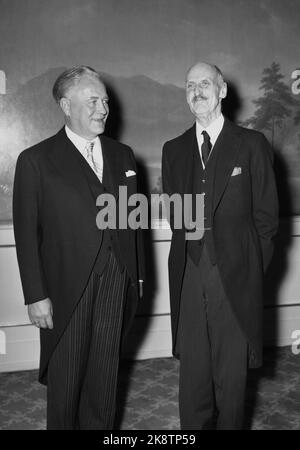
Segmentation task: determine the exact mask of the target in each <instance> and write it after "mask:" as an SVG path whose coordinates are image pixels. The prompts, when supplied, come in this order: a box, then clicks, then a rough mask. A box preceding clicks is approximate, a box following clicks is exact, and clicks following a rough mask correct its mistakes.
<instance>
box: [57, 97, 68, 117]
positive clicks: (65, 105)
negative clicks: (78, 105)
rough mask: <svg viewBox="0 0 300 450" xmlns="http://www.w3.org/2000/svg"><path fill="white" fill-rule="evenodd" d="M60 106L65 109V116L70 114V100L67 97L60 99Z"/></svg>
mask: <svg viewBox="0 0 300 450" xmlns="http://www.w3.org/2000/svg"><path fill="white" fill-rule="evenodd" d="M59 106H60V107H61V109H62V110H63V113H64V115H65V116H70V100H69V99H68V98H66V97H62V98H61V99H60V101H59Z"/></svg>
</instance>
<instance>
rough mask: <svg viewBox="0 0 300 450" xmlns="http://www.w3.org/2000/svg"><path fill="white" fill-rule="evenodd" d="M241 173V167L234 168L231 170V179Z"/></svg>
mask: <svg viewBox="0 0 300 450" xmlns="http://www.w3.org/2000/svg"><path fill="white" fill-rule="evenodd" d="M241 173H242V168H241V167H235V168H234V169H233V171H232V174H231V176H232V177H235V176H237V175H241Z"/></svg>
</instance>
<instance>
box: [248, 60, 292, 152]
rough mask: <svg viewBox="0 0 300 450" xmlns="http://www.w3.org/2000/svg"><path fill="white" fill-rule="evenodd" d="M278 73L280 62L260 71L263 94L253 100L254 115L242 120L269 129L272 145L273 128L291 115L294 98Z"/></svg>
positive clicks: (258, 128)
mask: <svg viewBox="0 0 300 450" xmlns="http://www.w3.org/2000/svg"><path fill="white" fill-rule="evenodd" d="M283 79H284V76H283V75H282V74H281V73H280V64H278V63H276V62H273V63H272V64H271V66H270V67H267V68H265V69H264V70H263V72H262V79H261V86H260V88H259V89H260V90H261V91H263V95H262V96H261V97H260V98H258V99H256V100H253V103H254V105H255V106H256V111H255V113H254V116H253V117H251V118H250V119H248V120H246V121H245V122H244V125H245V126H251V127H253V128H255V129H256V130H268V131H271V142H272V146H273V143H274V139H275V130H276V128H277V127H279V128H281V127H282V125H283V122H284V119H285V118H287V117H289V116H290V115H291V110H290V107H292V106H293V105H294V102H295V100H294V98H293V96H292V95H291V92H290V88H289V86H288V85H287V84H285V83H284V81H283Z"/></svg>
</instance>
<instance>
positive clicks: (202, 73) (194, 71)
mask: <svg viewBox="0 0 300 450" xmlns="http://www.w3.org/2000/svg"><path fill="white" fill-rule="evenodd" d="M217 77H218V73H217V71H216V69H215V67H213V66H210V65H209V64H197V65H196V66H193V67H192V68H191V69H190V70H189V71H188V73H187V75H186V81H187V82H188V81H197V82H199V81H202V80H212V81H216V80H217Z"/></svg>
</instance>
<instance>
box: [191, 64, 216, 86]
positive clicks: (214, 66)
mask: <svg viewBox="0 0 300 450" xmlns="http://www.w3.org/2000/svg"><path fill="white" fill-rule="evenodd" d="M198 64H206V65H207V66H210V67H212V68H213V69H214V70H215V71H216V75H217V79H218V83H219V86H221V85H223V83H225V78H224V75H223V72H222V70H221V69H220V68H219V67H218V66H216V65H215V64H210V63H207V62H204V61H203V62H199V63H196V64H193V65H192V66H191V67H190V68H189V69H188V71H187V73H186V76H187V75H188V74H189V72H190V71H191V70H192V69H193V68H194V67H195V66H197V65H198Z"/></svg>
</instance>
